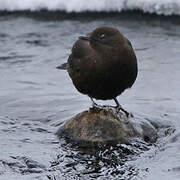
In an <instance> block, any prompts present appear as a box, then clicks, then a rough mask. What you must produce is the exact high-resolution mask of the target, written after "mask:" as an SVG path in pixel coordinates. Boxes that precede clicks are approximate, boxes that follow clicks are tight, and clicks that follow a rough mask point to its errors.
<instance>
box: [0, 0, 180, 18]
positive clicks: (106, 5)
mask: <svg viewBox="0 0 180 180" xmlns="http://www.w3.org/2000/svg"><path fill="white" fill-rule="evenodd" d="M40 9H47V10H49V11H55V10H63V11H66V12H84V11H91V12H92V11H98V12H101V11H105V12H111V11H117V12H121V11H122V10H141V11H143V12H148V13H156V14H163V15H173V14H176V15H180V0H87V1H86V0H0V10H7V11H15V10H31V11H38V10H40Z"/></svg>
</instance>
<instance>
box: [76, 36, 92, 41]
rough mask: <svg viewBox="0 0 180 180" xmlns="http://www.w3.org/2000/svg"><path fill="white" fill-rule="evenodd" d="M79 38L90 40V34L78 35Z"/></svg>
mask: <svg viewBox="0 0 180 180" xmlns="http://www.w3.org/2000/svg"><path fill="white" fill-rule="evenodd" d="M79 39H82V40H86V41H90V40H91V38H90V36H79Z"/></svg>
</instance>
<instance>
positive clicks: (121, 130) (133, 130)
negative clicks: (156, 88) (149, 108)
mask: <svg viewBox="0 0 180 180" xmlns="http://www.w3.org/2000/svg"><path fill="white" fill-rule="evenodd" d="M57 135H58V137H59V138H65V139H69V140H71V141H75V142H89V143H128V142H129V141H130V140H132V139H133V138H142V139H143V140H145V141H147V142H151V143H153V142H155V141H156V139H157V130H156V129H155V127H154V126H152V124H151V123H149V122H148V121H146V120H144V121H137V120H136V121H135V119H134V118H127V117H126V116H125V115H124V114H122V113H120V112H119V113H117V112H116V111H115V109H113V108H110V107H106V108H102V109H99V108H90V109H89V110H88V111H84V112H81V113H79V114H77V115H76V116H74V117H73V118H71V119H70V120H68V121H67V122H66V123H65V124H64V125H62V126H61V127H60V129H59V130H58V132H57Z"/></svg>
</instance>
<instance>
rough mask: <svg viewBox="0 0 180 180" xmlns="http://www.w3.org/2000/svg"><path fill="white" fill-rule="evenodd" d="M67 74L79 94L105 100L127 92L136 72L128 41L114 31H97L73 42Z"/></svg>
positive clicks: (103, 28) (134, 58) (102, 28)
mask: <svg viewBox="0 0 180 180" xmlns="http://www.w3.org/2000/svg"><path fill="white" fill-rule="evenodd" d="M67 70H68V73H69V75H70V77H71V79H72V81H73V84H74V86H75V87H76V88H77V90H78V91H79V92H81V93H83V94H86V95H88V96H89V97H91V98H95V99H101V100H107V99H115V98H116V97H117V96H118V95H120V94H121V93H122V92H123V91H124V90H125V89H127V88H130V87H131V86H132V85H133V83H134V81H135V80H136V77H137V70H138V69H137V60H136V56H135V53H134V50H133V48H132V45H131V43H130V41H129V40H128V39H127V38H125V37H124V36H123V35H122V34H121V33H120V32H119V30H117V29H115V28H111V27H99V28H96V29H95V30H94V31H92V32H91V33H89V34H88V36H87V37H83V36H81V37H80V38H79V39H78V40H77V41H76V42H75V44H74V45H73V48H72V53H71V54H70V56H69V58H68V63H67ZM115 101H116V100H115ZM116 103H117V101H116Z"/></svg>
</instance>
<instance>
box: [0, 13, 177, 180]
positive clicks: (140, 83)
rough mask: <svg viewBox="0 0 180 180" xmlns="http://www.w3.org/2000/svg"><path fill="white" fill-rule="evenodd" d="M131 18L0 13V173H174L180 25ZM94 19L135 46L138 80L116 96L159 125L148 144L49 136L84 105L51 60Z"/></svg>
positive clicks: (58, 60) (58, 59) (60, 59)
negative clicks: (83, 144)
mask: <svg viewBox="0 0 180 180" xmlns="http://www.w3.org/2000/svg"><path fill="white" fill-rule="evenodd" d="M136 18H137V19H136ZM136 18H132V17H130V16H126V17H124V16H123V18H121V16H119V17H117V16H116V17H112V18H110V17H108V18H106V19H102V18H98V19H97V20H96V19H95V17H91V18H89V19H88V20H87V18H86V17H84V18H82V17H81V18H80V19H78V18H77V17H76V20H72V19H71V20H68V19H64V20H57V19H54V20H53V19H51V20H49V21H44V20H42V21H41V20H40V19H38V20H35V19H30V18H26V17H17V18H8V17H4V18H3V17H1V18H0V24H1V28H0V84H1V86H0V137H1V140H0V148H1V153H0V179H15V178H17V179H31V178H33V179H43V180H44V179H59V178H60V177H61V178H64V179H67V177H68V179H88V178H91V179H117V178H118V179H159V177H161V178H163V179H175V180H176V179H180V164H179V159H180V149H179V147H180V136H179V134H180V132H179V127H180V124H179V114H180V93H179V89H180V68H179V67H180V61H179V53H180V51H179V49H180V39H179V28H180V25H179V24H178V23H173V22H170V21H165V20H163V19H156V18H155V17H154V18H148V19H146V18H145V17H144V18H143V17H136ZM101 25H106V26H107V25H108V26H115V27H117V28H119V29H120V31H122V33H124V34H125V35H126V36H127V37H128V38H129V39H130V40H131V41H132V44H133V46H134V48H135V49H136V54H137V58H138V65H139V74H138V79H137V81H136V83H135V85H134V86H133V87H132V88H131V89H130V90H127V91H126V92H124V93H123V94H122V95H121V96H120V97H119V100H120V102H121V104H122V105H123V106H124V108H126V109H128V110H129V111H131V112H133V114H134V116H135V117H136V118H139V119H147V120H149V121H150V122H151V123H152V124H153V125H154V126H155V127H156V128H157V129H158V132H159V137H160V138H159V140H158V142H157V143H156V144H154V145H152V144H147V143H145V142H140V141H138V140H136V141H134V142H133V143H132V144H129V145H117V146H115V147H111V146H110V147H105V148H104V147H99V148H96V149H90V148H87V149H79V148H77V147H72V146H71V145H70V144H66V143H65V142H63V140H60V144H59V140H58V139H57V137H56V136H55V132H56V131H57V129H58V127H59V126H60V125H61V124H62V123H64V122H65V121H66V120H67V119H69V118H70V117H72V116H73V115H74V114H76V113H78V112H81V111H83V110H84V109H87V108H88V107H89V106H90V101H89V99H88V98H87V97H86V96H84V95H81V94H79V93H78V92H77V91H76V90H75V88H74V87H73V85H72V82H71V80H70V78H69V77H68V74H67V72H66V71H65V70H57V69H56V67H57V66H58V65H60V64H63V63H64V62H66V61H67V57H68V55H69V53H70V48H71V46H72V43H73V42H74V41H75V40H76V39H77V37H78V36H79V35H82V34H86V33H88V32H90V31H91V30H92V29H94V28H95V27H97V26H101ZM100 103H113V102H111V101H106V102H102V101H100ZM174 129H176V130H175V131H174ZM61 178H60V179H61Z"/></svg>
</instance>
